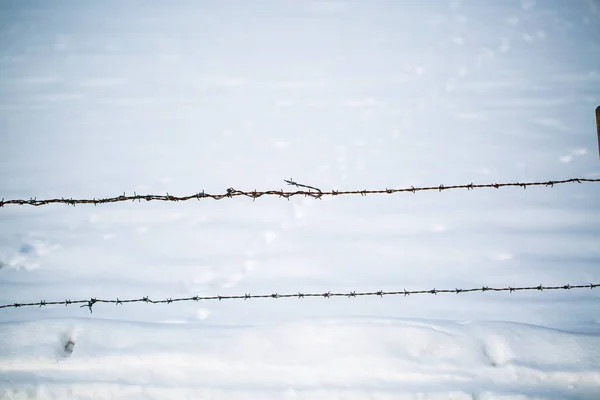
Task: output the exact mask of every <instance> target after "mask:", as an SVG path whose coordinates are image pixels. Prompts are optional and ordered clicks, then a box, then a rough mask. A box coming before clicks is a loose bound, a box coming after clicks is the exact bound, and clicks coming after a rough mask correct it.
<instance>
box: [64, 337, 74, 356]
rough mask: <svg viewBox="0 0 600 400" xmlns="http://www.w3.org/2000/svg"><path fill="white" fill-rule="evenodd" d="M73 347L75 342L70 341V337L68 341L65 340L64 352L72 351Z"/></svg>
mask: <svg viewBox="0 0 600 400" xmlns="http://www.w3.org/2000/svg"><path fill="white" fill-rule="evenodd" d="M74 347H75V342H74V341H72V340H71V339H69V341H67V344H65V348H64V350H65V353H69V354H71V353H73V348H74Z"/></svg>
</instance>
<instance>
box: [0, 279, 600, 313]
mask: <svg viewBox="0 0 600 400" xmlns="http://www.w3.org/2000/svg"><path fill="white" fill-rule="evenodd" d="M598 286H600V284H597V283H590V284H587V285H569V284H567V285H561V286H543V285H537V286H520V287H512V286H506V287H490V286H482V287H478V288H471V289H458V288H456V289H421V290H406V289H403V290H397V291H384V290H379V291H376V292H356V291H352V292H345V293H344V292H339V293H332V292H326V293H302V292H298V293H286V294H279V293H277V292H275V293H271V294H258V295H256V294H254V295H253V294H250V293H245V294H243V295H235V296H218V295H217V296H193V297H180V298H168V299H165V300H151V299H150V298H148V297H147V296H146V297H142V298H139V299H126V300H120V299H119V298H117V299H116V300H110V299H98V298H95V297H92V298H91V299H89V300H64V301H45V300H42V301H39V302H36V303H14V304H4V305H0V308H20V307H45V306H49V305H65V306H68V305H71V304H81V306H80V307H82V308H83V307H87V308H89V310H90V312H92V307H93V306H94V305H96V304H98V303H110V304H116V305H122V304H125V303H148V304H171V303H177V302H187V301H196V302H197V301H206V300H218V301H221V300H250V299H285V298H298V299H303V298H306V297H317V298H324V299H328V298H331V297H346V298H353V297H363V296H380V297H383V296H397V295H402V296H410V295H413V294H432V295H437V294H439V293H455V294H461V293H473V292H508V293H513V292H521V291H539V292H543V291H545V290H546V291H547V290H571V289H594V288H596V287H598Z"/></svg>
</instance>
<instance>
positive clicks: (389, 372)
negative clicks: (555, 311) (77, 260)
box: [0, 318, 600, 399]
mask: <svg viewBox="0 0 600 400" xmlns="http://www.w3.org/2000/svg"><path fill="white" fill-rule="evenodd" d="M1 329H2V332H3V335H2V341H0V398H2V399H32V398H34V399H65V398H70V399H92V398H94V399H105V398H106V399H117V398H127V399H147V398H161V399H162V398H165V399H171V398H172V399H187V398H189V399H192V398H193V399H200V398H207V399H208V398H210V399H220V398H227V399H232V398H234V399H235V398H240V399H241V398H244V399H248V398H252V399H254V398H255V399H269V398H273V399H282V398H284V399H287V398H290V399H291V398H293V399H309V398H310V399H315V398H325V397H327V398H334V399H337V398H344V399H354V398H356V399H359V398H360V399H363V398H378V399H379V398H381V399H386V398H390V399H392V398H393V399H402V398H407V399H409V398H410V399H413V398H414V399H436V398H439V399H448V398H452V399H488V398H490V399H491V398H494V399H497V398H501V399H505V398H506V399H525V398H527V399H529V398H531V399H557V398H561V399H568V398H573V399H575V398H577V399H579V398H589V399H592V398H597V397H594V395H595V394H597V393H600V361H599V360H600V335H597V334H590V333H577V332H566V331H560V330H553V329H548V328H542V327H538V326H533V325H524V324H516V323H507V322H477V323H469V322H446V321H425V320H394V319H370V318H360V319H352V318H349V319H335V320H333V319H324V320H305V321H300V322H294V323H287V324H276V325H264V326H243V327H226V326H209V325H205V324H156V323H133V322H120V321H111V320H95V319H70V320H64V319H55V320H42V321H32V322H19V323H12V322H11V323H3V324H1ZM65 338H70V339H72V340H73V342H75V343H76V345H75V346H74V349H73V352H72V354H70V355H69V357H61V356H58V355H57V351H56V349H57V348H61V346H63V347H64V341H65Z"/></svg>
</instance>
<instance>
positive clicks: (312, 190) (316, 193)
mask: <svg viewBox="0 0 600 400" xmlns="http://www.w3.org/2000/svg"><path fill="white" fill-rule="evenodd" d="M284 181H285V182H286V183H287V184H288V185H292V186H295V187H297V188H298V189H308V190H296V191H284V190H283V189H280V190H267V191H257V190H253V191H251V192H249V191H242V190H237V189H234V188H231V187H230V188H228V189H227V190H226V192H224V193H217V194H210V193H206V192H205V191H204V190H203V191H202V192H198V193H195V194H190V195H186V196H173V195H170V194H169V193H168V192H167V194H166V195H159V194H144V195H140V194H137V193H136V192H133V195H126V194H125V193H123V194H122V195H120V196H116V197H106V198H98V199H97V198H92V199H89V198H87V199H86V198H83V199H73V198H64V197H61V198H60V199H59V198H55V199H43V200H38V199H37V198H31V199H29V200H24V199H13V200H4V198H2V200H0V207H4V206H5V205H9V204H15V205H30V206H36V207H38V206H43V205H48V204H55V203H62V204H67V205H71V206H75V205H76V204H93V205H95V206H96V205H98V204H106V203H118V202H124V201H132V202H135V201H138V202H141V201H142V200H145V201H173V202H178V201H188V200H194V199H196V200H202V199H214V200H222V199H227V198H233V197H239V196H243V197H249V198H251V199H252V200H256V199H258V198H259V197H263V196H277V197H280V198H285V199H288V200H289V199H290V198H291V197H293V196H304V197H312V198H315V199H321V198H323V197H324V196H344V195H360V196H366V195H370V194H393V193H403V192H412V193H416V192H423V191H439V192H442V191H445V190H451V189H467V190H473V189H481V188H494V189H499V188H501V187H509V186H512V187H522V188H523V189H527V187H528V186H543V187H553V186H554V185H560V184H566V183H584V182H600V179H590V178H571V179H564V180H551V181H539V182H505V183H488V184H474V183H469V184H463V185H449V186H446V185H438V186H423V187H415V186H410V187H404V188H398V189H387V188H386V189H370V190H367V189H364V190H329V191H323V190H321V189H319V188H317V187H314V186H309V185H303V184H300V183H297V182H294V181H293V180H291V179H286V180H284Z"/></svg>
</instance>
